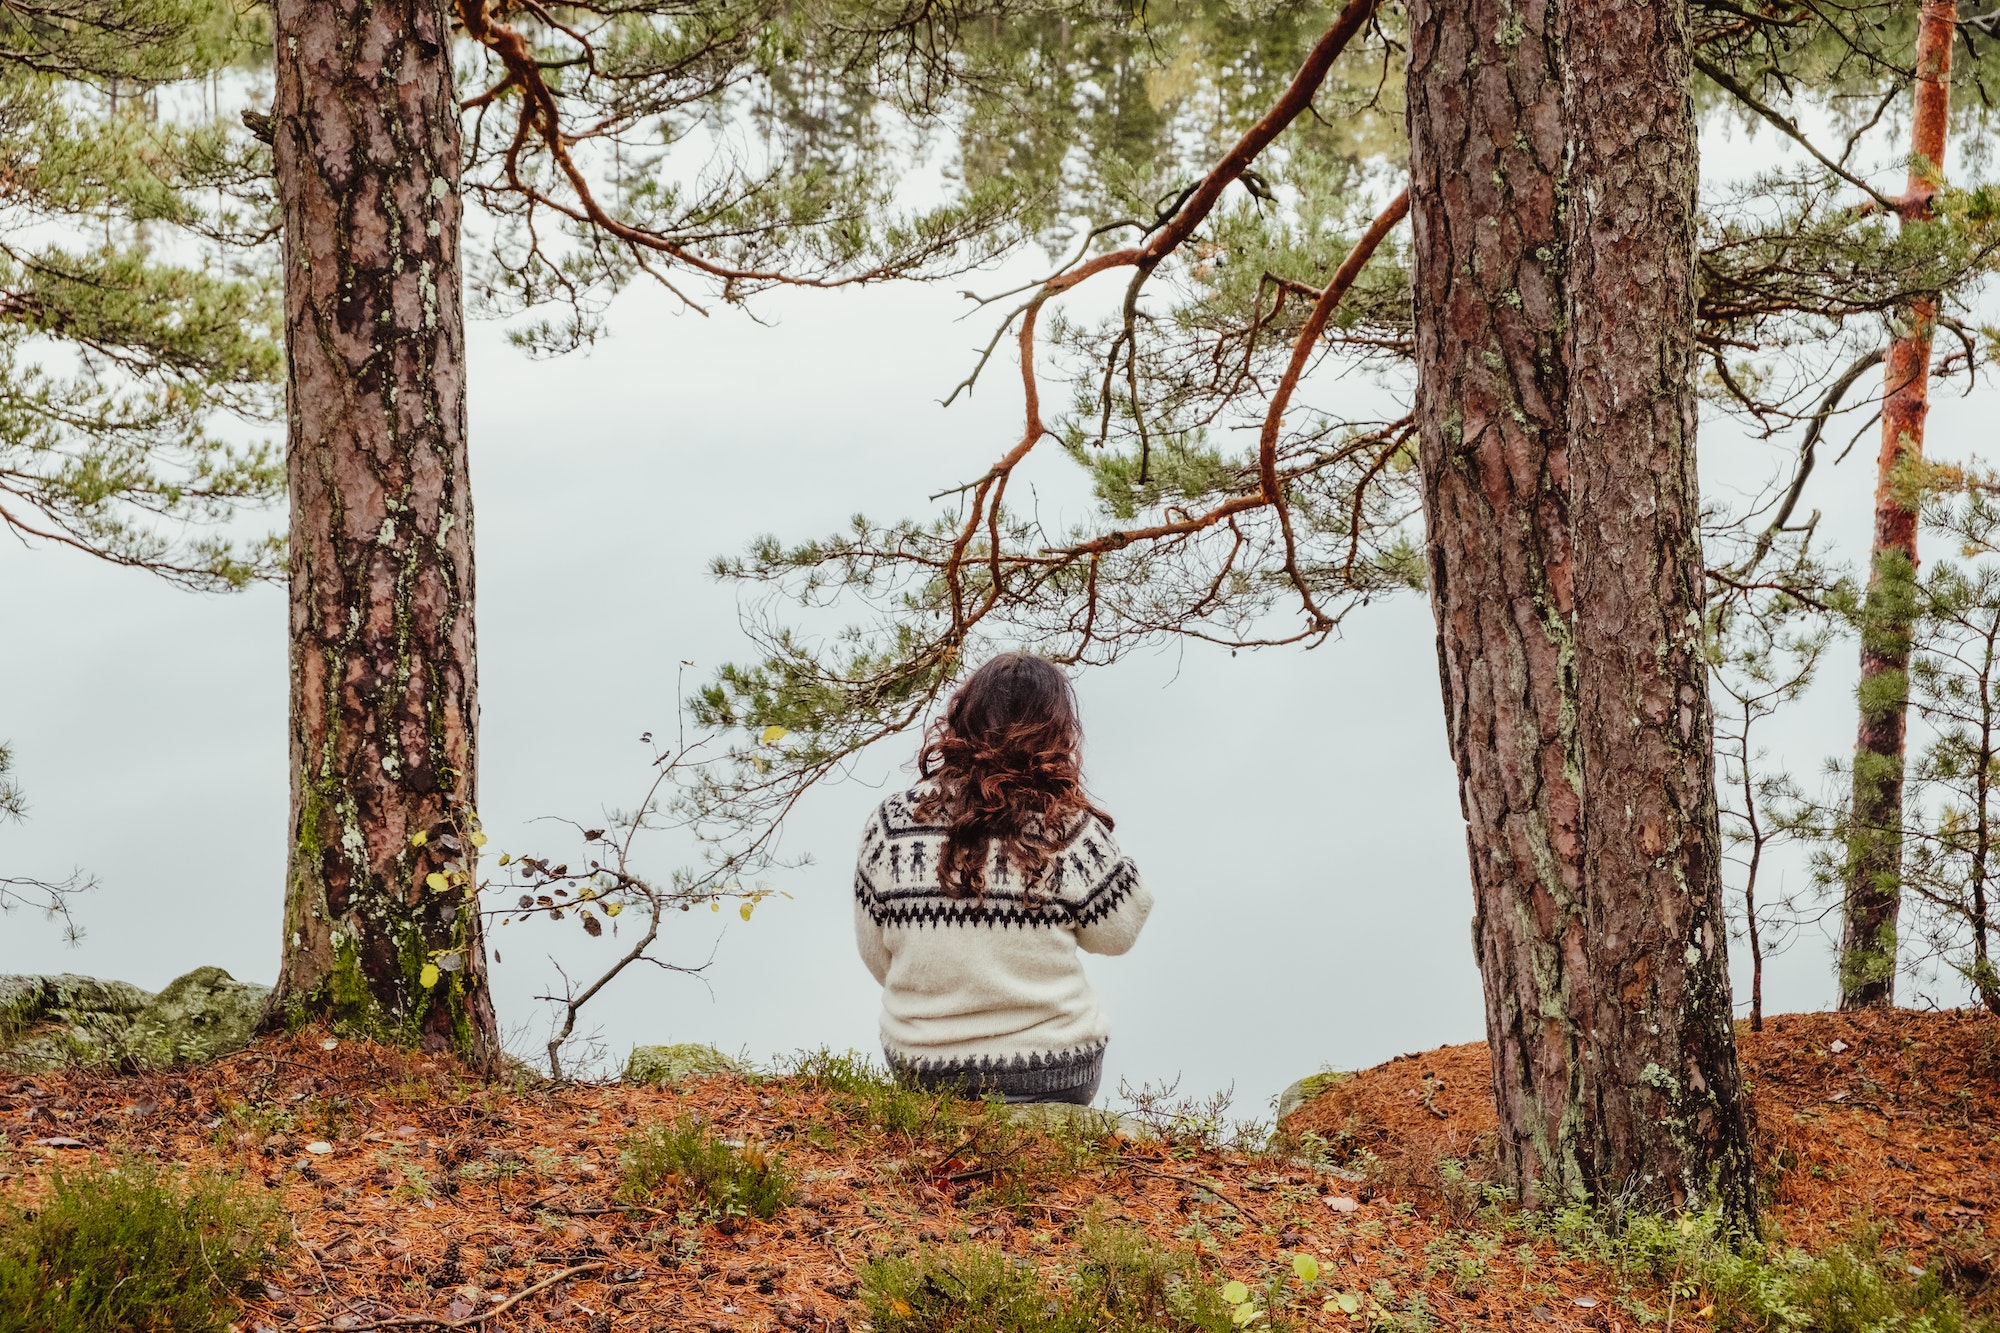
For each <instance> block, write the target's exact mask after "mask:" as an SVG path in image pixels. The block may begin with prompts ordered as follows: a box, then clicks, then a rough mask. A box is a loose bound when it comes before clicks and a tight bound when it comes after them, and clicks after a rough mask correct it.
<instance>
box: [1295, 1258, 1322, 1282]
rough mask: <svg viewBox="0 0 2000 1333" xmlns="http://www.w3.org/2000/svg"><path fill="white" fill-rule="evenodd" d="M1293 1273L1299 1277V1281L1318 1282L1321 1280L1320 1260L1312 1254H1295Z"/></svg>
mask: <svg viewBox="0 0 2000 1333" xmlns="http://www.w3.org/2000/svg"><path fill="white" fill-rule="evenodd" d="M1292 1271H1293V1272H1294V1273H1297V1274H1298V1275H1299V1281H1301V1282H1317V1281H1318V1280H1319V1260H1317V1259H1315V1258H1313V1257H1312V1256H1311V1255H1310V1254H1295V1255H1293V1256H1292Z"/></svg>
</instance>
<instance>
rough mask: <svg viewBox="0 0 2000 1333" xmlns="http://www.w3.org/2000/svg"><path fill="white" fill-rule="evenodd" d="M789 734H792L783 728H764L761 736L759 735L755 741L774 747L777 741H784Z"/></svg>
mask: <svg viewBox="0 0 2000 1333" xmlns="http://www.w3.org/2000/svg"><path fill="white" fill-rule="evenodd" d="M791 734H792V733H791V732H789V731H786V730H785V729H784V728H783V727H766V728H764V732H763V734H762V735H760V736H759V737H758V738H757V739H758V740H760V741H762V742H764V744H766V745H776V744H777V743H778V742H779V741H781V740H783V739H785V737H787V736H789V735H791Z"/></svg>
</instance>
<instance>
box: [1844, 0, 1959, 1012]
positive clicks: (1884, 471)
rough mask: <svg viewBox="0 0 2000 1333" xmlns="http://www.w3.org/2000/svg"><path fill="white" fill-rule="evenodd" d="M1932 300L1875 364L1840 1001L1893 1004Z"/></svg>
mask: <svg viewBox="0 0 2000 1333" xmlns="http://www.w3.org/2000/svg"><path fill="white" fill-rule="evenodd" d="M1957 30H1958V5H1957V3H1956V0H1925V3H1924V6H1923V11H1922V14H1921V16H1920V18H1919V19H1918V23H1917V63H1916V89H1915V97H1914V101H1915V106H1914V108H1913V114H1912V116H1911V120H1910V177H1909V188H1908V189H1907V190H1906V191H1905V192H1904V194H1903V197H1902V198H1901V199H1900V200H1898V201H1897V203H1898V212H1899V213H1900V214H1901V216H1902V222H1903V225H1904V226H1908V225H1910V224H1911V223H1914V222H1927V221H1929V220H1930V216H1931V196H1932V195H1933V194H1935V193H1936V191H1937V187H1938V184H1939V182H1940V179H1941V174H1940V173H1941V172H1942V171H1943V167H1944V148H1945V131H1946V127H1947V123H1948V119H1949V112H1950V109H1951V47H1952V42H1953V40H1954V38H1955V36H1956V34H1957ZM1936 321H1937V301H1936V299H1935V298H1934V297H1923V298H1919V299H1917V300H1914V301H1912V302H1910V304H1909V306H1908V308H1907V309H1905V310H1903V311H1902V312H1901V313H1900V324H1901V327H1900V328H1899V329H1898V331H1897V337H1896V339H1895V341H1894V342H1892V343H1890V344H1889V354H1888V356H1887V358H1886V359H1885V360H1884V362H1883V366H1884V370H1883V399H1882V448H1881V451H1880V453H1879V455H1878V456H1877V459H1876V464H1875V539H1874V546H1873V549H1872V550H1871V551H1870V553H1869V555H1870V558H1869V565H1868V594H1867V597H1866V599H1865V600H1864V602H1863V603H1862V608H1861V684H1860V686H1859V689H1858V690H1857V702H1858V703H1859V705H1860V713H1861V717H1860V724H1859V726H1858V727H1857V729H1856V734H1855V739H1854V794H1853V801H1852V803H1851V805H1850V808H1849V833H1848V842H1847V863H1846V866H1845V870H1846V882H1845V884H1844V886H1843V888H1844V895H1843V903H1842V908H1843V911H1842V922H1841V939H1840V1007H1841V1008H1842V1009H1868V1008H1886V1007H1888V1006H1889V1005H1891V1004H1894V1003H1895V1000H1896V918H1897V916H1898V914H1899V912H1900V910H1901V908H1902V881H1903V745H1904V733H1905V728H1906V725H1907V717H1908V713H1909V696H1910V690H1909V669H1910V640H1911V626H1912V625H1913V624H1914V622H1915V619H1916V601H1917V599H1916V578H1917V507H1918V496H1917V493H1916V489H1915V487H1914V486H1913V485H1912V478H1911V475H1910V474H1911V471H1912V470H1913V468H1914V466H1915V465H1916V464H1918V463H1920V462H1921V461H1922V460H1923V455H1924V417H1925V415H1926V413H1928V411H1929V410H1930V364H1931V333H1932V330H1933V329H1934V327H1935V325H1936Z"/></svg>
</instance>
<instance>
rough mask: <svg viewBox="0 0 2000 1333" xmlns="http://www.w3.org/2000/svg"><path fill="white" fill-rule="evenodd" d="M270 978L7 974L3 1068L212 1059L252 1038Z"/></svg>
mask: <svg viewBox="0 0 2000 1333" xmlns="http://www.w3.org/2000/svg"><path fill="white" fill-rule="evenodd" d="M270 993H271V988H270V987H269V986H259V985H256V984H254V983H251V982H243V981H238V980H236V979H235V978H234V977H232V976H230V975H229V974H228V973H227V972H225V971H223V970H222V969H221V968H219V967H198V968H196V969H195V970H194V971H192V972H189V973H188V974H187V975H186V976H183V977H178V978H176V979H175V980H173V981H172V982H169V983H168V984H167V987H166V989H164V990H162V991H160V992H159V993H158V994H157V995H156V994H153V993H152V992H150V991H144V990H141V989H139V988H138V987H137V986H134V985H132V984H131V983H129V982H124V981H101V980H99V979H98V978H96V977H79V976H73V975H70V974H68V973H65V974H63V975H60V976H0V1068H4V1069H9V1070H13V1071H16V1072H21V1073H32V1072H34V1071H36V1070H42V1069H52V1068H57V1067H59V1066H63V1065H84V1064H102V1063H107V1062H116V1063H120V1064H125V1065H135V1066H159V1065H171V1064H180V1063H184V1062H199V1061H202V1060H212V1059H214V1058H215V1057H216V1056H218V1055H226V1054H228V1053H229V1052H230V1051H234V1050H238V1049H240V1048H241V1047H244V1046H247V1045H249V1043H250V1038H251V1037H252V1035H254V1034H255V1032H256V1030H257V1023H258V1020H259V1019H260V1018H261V1017H262V1016H263V1012H264V1000H265V997H266V996H268V995H269V994H270Z"/></svg>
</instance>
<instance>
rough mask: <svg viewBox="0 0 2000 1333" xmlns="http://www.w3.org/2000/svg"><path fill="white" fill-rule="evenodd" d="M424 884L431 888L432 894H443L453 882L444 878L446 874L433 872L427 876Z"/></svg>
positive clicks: (437, 871) (438, 871)
mask: <svg viewBox="0 0 2000 1333" xmlns="http://www.w3.org/2000/svg"><path fill="white" fill-rule="evenodd" d="M424 883H426V884H428V885H430V886H431V892H432V893H443V892H444V891H445V890H446V889H448V888H450V887H451V881H450V880H448V879H446V878H445V877H444V872H443V871H441V870H433V871H431V873H430V874H428V875H425V876H424Z"/></svg>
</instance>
